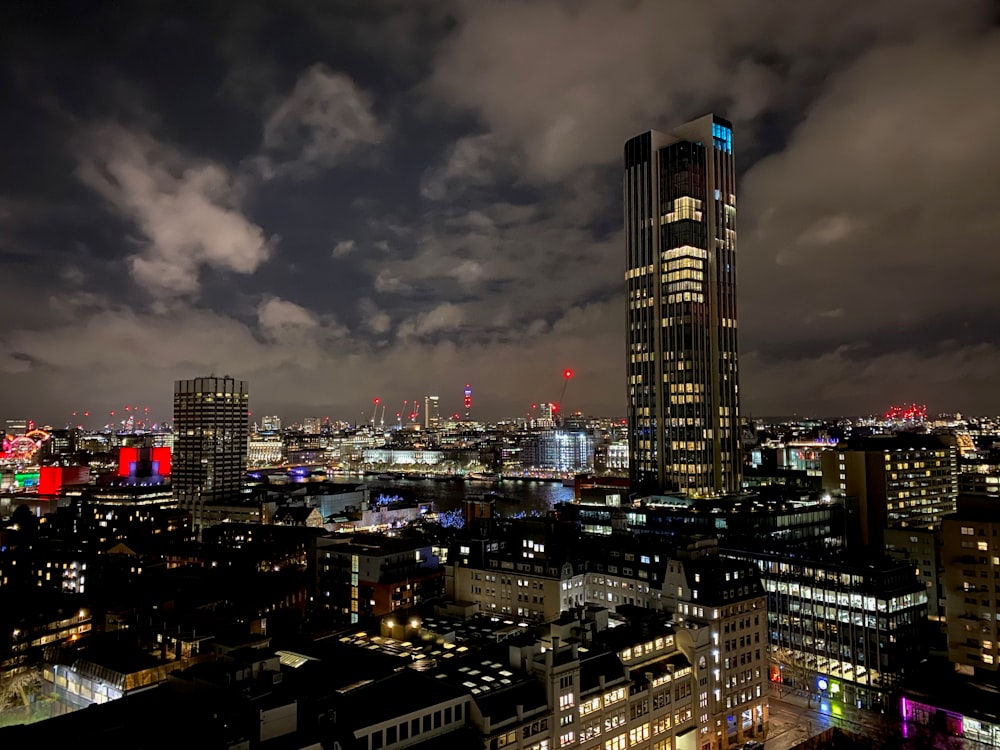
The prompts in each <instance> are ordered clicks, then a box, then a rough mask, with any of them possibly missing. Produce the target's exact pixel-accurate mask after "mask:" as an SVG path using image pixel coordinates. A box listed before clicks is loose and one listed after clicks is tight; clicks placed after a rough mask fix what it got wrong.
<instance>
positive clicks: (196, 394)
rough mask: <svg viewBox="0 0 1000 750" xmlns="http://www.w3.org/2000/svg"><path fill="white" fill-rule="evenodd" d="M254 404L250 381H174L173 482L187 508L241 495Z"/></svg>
mask: <svg viewBox="0 0 1000 750" xmlns="http://www.w3.org/2000/svg"><path fill="white" fill-rule="evenodd" d="M249 407H250V394H249V391H248V389H247V383H246V381H245V380H234V379H233V378H230V377H228V376H227V377H221V378H217V377H207V378H194V379H192V380H178V381H175V383H174V436H175V437H174V463H173V476H172V477H171V484H172V486H173V491H174V498H175V499H176V500H177V502H178V503H179V504H180V506H181V507H182V508H190V509H200V508H201V506H202V505H203V504H204V503H212V502H217V501H226V500H234V499H236V498H237V497H239V494H240V488H241V485H242V480H243V474H244V472H246V466H247V441H248V426H249V419H250V412H249ZM196 515H197V514H196Z"/></svg>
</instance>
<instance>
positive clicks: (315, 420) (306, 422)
mask: <svg viewBox="0 0 1000 750" xmlns="http://www.w3.org/2000/svg"><path fill="white" fill-rule="evenodd" d="M321 424H322V420H321V419H320V418H319V417H306V418H305V419H303V420H302V431H303V432H304V433H305V434H306V435H319V430H320V425H321Z"/></svg>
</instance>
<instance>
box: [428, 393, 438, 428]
mask: <svg viewBox="0 0 1000 750" xmlns="http://www.w3.org/2000/svg"><path fill="white" fill-rule="evenodd" d="M440 426H441V398H440V397H439V396H424V428H425V429H428V430H436V429H437V428H438V427H440Z"/></svg>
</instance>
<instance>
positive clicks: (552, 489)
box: [364, 476, 573, 515]
mask: <svg viewBox="0 0 1000 750" xmlns="http://www.w3.org/2000/svg"><path fill="white" fill-rule="evenodd" d="M364 482H365V484H367V485H368V489H369V490H370V491H371V496H372V498H373V499H374V498H376V497H377V496H378V495H398V496H399V497H402V498H403V499H405V500H416V501H418V502H427V501H431V502H433V503H434V510H437V511H445V510H455V509H458V508H461V507H462V502H463V501H464V500H465V498H467V497H482V496H483V494H485V493H487V492H495V493H497V494H499V495H500V498H499V499H498V500H497V510H499V511H500V513H502V514H503V515H511V514H513V513H517V512H518V511H527V512H530V511H533V510H534V511H547V510H549V509H551V508H552V506H554V505H555V504H556V503H561V502H568V501H570V500H572V499H573V488H572V487H564V486H563V485H562V483H561V482H531V481H527V482H526V481H520V480H513V479H506V480H504V481H502V482H500V483H499V484H493V485H491V484H488V483H485V482H438V481H436V480H433V479H376V478H375V477H372V476H368V477H365V478H364Z"/></svg>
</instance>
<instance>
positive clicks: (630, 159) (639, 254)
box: [624, 115, 742, 496]
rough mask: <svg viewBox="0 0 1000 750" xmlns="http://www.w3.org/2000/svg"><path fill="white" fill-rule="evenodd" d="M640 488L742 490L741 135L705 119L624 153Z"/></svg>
mask: <svg viewBox="0 0 1000 750" xmlns="http://www.w3.org/2000/svg"><path fill="white" fill-rule="evenodd" d="M624 203H625V244H626V272H625V279H626V286H627V288H628V312H627V326H626V340H627V344H628V365H627V369H628V425H629V473H630V476H631V480H632V486H633V489H634V490H637V491H641V492H659V491H679V492H685V493H689V494H692V495H703V496H713V495H725V494H733V493H736V492H738V491H739V490H740V482H741V465H742V449H741V444H740V433H739V413H740V411H739V370H738V365H737V335H736V321H737V316H736V230H735V217H736V173H735V168H734V163H733V131H732V127H731V126H730V124H729V123H728V122H726V121H725V120H722V119H721V118H718V117H715V116H713V115H706V116H704V117H701V118H699V119H697V120H694V121H692V122H689V123H687V124H685V125H682V126H680V127H678V128H675V129H674V130H673V131H671V132H669V133H661V132H657V131H649V132H647V133H643V134H641V135H638V136H636V137H634V138H632V139H630V140H629V141H628V142H627V143H626V144H625V175H624Z"/></svg>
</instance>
